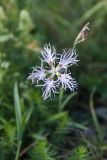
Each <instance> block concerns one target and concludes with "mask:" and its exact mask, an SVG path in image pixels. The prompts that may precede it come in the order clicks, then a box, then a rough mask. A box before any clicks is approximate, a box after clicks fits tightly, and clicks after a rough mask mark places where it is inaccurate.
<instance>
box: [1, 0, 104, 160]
mask: <svg viewBox="0 0 107 160" xmlns="http://www.w3.org/2000/svg"><path fill="white" fill-rule="evenodd" d="M87 22H90V25H89V27H90V31H89V35H88V38H87V40H86V41H84V42H83V43H80V44H79V45H78V46H77V48H76V49H77V54H78V58H79V60H80V61H79V65H78V66H77V67H73V68H72V70H71V72H72V75H73V77H75V79H76V81H77V82H78V90H77V93H70V92H69V91H67V92H65V93H64V94H60V95H58V96H56V97H55V98H53V99H52V100H47V101H45V102H44V101H43V100H42V98H41V88H36V87H35V86H32V85H31V82H28V81H27V77H28V76H29V73H30V72H31V70H32V69H31V67H32V66H36V65H39V63H40V60H39V56H40V49H41V48H43V46H44V44H46V43H51V44H53V45H54V46H55V47H56V48H57V49H58V51H59V53H60V52H61V50H62V49H64V48H72V47H73V43H74V40H75V38H76V36H77V34H78V33H79V32H80V30H81V29H82V27H83V26H84V25H85V24H86V23H87ZM106 52H107V0H76V1H74V0H0V160H7V159H9V160H13V159H14V160H19V159H23V160H57V159H59V160H89V159H91V160H94V159H95V160H100V159H101V160H106V159H107V154H106V152H107V135H106V133H107V126H106V125H107V53H106Z"/></svg>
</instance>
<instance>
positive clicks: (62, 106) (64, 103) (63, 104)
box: [60, 92, 77, 110]
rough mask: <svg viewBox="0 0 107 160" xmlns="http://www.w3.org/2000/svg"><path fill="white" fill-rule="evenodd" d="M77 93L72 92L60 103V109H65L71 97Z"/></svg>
mask: <svg viewBox="0 0 107 160" xmlns="http://www.w3.org/2000/svg"><path fill="white" fill-rule="evenodd" d="M76 94H77V93H76V92H75V93H71V94H70V95H69V96H68V97H67V98H66V99H65V101H64V102H63V103H62V104H61V105H60V110H63V109H64V107H65V106H66V104H67V103H68V102H69V101H70V99H71V98H73V97H74V96H75V95H76Z"/></svg>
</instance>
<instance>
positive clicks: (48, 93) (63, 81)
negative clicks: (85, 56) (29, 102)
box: [28, 44, 78, 100]
mask: <svg viewBox="0 0 107 160" xmlns="http://www.w3.org/2000/svg"><path fill="white" fill-rule="evenodd" d="M41 54H42V56H41V58H40V59H41V67H34V68H33V71H32V73H31V74H30V75H29V77H28V79H29V80H31V81H32V83H35V85H36V86H42V87H43V88H42V91H43V94H42V97H43V99H44V100H45V99H47V98H49V97H52V95H55V94H56V93H58V88H60V87H62V88H63V89H64V90H66V89H70V90H71V91H74V90H75V88H76V87H77V84H76V81H75V80H74V79H73V78H72V76H71V73H70V71H69V70H68V69H69V67H70V66H72V65H74V64H77V62H78V60H77V54H76V51H75V50H74V49H70V50H68V51H67V50H63V53H62V54H61V55H60V57H58V56H57V54H56V49H55V47H54V46H51V45H50V44H49V45H45V46H44V48H43V50H42V51H41ZM58 55H59V54H58Z"/></svg>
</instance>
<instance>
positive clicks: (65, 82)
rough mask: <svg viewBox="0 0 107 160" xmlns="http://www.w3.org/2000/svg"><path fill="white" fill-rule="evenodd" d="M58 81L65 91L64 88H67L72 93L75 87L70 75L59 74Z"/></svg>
mask: <svg viewBox="0 0 107 160" xmlns="http://www.w3.org/2000/svg"><path fill="white" fill-rule="evenodd" d="M58 79H59V81H60V83H61V85H62V87H63V88H64V89H65V90H66V88H69V89H70V90H71V91H74V89H75V88H76V86H77V84H76V81H75V80H74V79H73V78H72V77H71V75H70V74H61V76H60V77H59V78H58Z"/></svg>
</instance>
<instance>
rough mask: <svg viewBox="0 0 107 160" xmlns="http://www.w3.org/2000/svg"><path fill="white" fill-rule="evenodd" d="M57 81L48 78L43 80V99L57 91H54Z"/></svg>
mask: <svg viewBox="0 0 107 160" xmlns="http://www.w3.org/2000/svg"><path fill="white" fill-rule="evenodd" d="M56 87H57V82H56V81H54V80H51V79H50V78H48V79H46V80H45V84H44V87H43V95H42V97H43V99H44V100H46V99H47V98H48V97H51V95H52V94H55V93H57V92H56Z"/></svg>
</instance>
